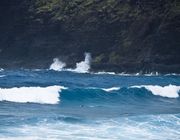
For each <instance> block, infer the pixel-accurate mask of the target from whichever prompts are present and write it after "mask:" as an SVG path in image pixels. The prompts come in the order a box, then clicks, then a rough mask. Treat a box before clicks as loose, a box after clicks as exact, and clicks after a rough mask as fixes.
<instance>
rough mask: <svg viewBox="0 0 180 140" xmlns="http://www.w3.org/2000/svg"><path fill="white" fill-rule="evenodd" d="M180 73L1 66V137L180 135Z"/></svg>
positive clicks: (162, 139)
mask: <svg viewBox="0 0 180 140" xmlns="http://www.w3.org/2000/svg"><path fill="white" fill-rule="evenodd" d="M179 94H180V76H178V75H151V76H145V75H139V76H138V75H118V74H116V75H113V74H106V73H104V74H95V73H94V74H93V73H74V72H68V71H60V72H57V71H50V70H3V71H0V140H1V139H2V140H3V139H12V140H24V139H25V140H44V139H50V140H61V139H62V140H64V139H68V140H69V139H72V140H75V139H79V140H105V139H108V140H141V139H142V140H145V139H146V140H179V139H180V97H179Z"/></svg>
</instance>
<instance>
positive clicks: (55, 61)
mask: <svg viewBox="0 0 180 140" xmlns="http://www.w3.org/2000/svg"><path fill="white" fill-rule="evenodd" d="M65 66H66V63H64V62H62V61H60V60H59V59H58V58H54V59H53V63H52V64H51V65H50V68H49V69H50V70H55V71H62V69H63V68H64V67H65Z"/></svg>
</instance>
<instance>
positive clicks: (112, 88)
mask: <svg viewBox="0 0 180 140" xmlns="http://www.w3.org/2000/svg"><path fill="white" fill-rule="evenodd" d="M102 90H104V91H106V92H111V91H115V90H120V87H111V88H102Z"/></svg>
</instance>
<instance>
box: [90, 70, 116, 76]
mask: <svg viewBox="0 0 180 140" xmlns="http://www.w3.org/2000/svg"><path fill="white" fill-rule="evenodd" d="M92 74H109V75H115V74H116V73H115V72H105V71H100V72H97V73H92Z"/></svg>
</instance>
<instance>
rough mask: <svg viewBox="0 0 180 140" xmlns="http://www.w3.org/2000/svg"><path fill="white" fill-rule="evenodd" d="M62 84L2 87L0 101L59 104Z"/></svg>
mask: <svg viewBox="0 0 180 140" xmlns="http://www.w3.org/2000/svg"><path fill="white" fill-rule="evenodd" d="M61 89H66V88H65V87H62V86H49V87H20V88H17V87H13V88H0V101H10V102H18V103H27V102H31V103H40V104H57V103H58V102H59V92H60V91H61Z"/></svg>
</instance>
